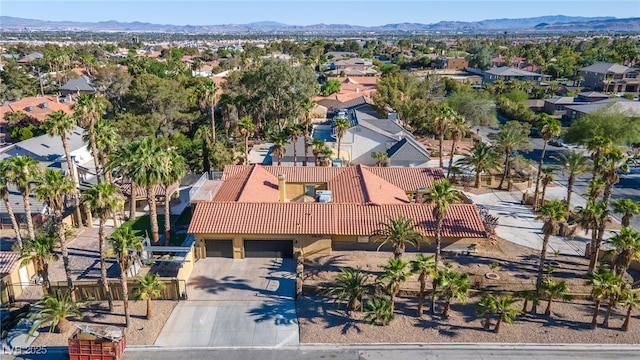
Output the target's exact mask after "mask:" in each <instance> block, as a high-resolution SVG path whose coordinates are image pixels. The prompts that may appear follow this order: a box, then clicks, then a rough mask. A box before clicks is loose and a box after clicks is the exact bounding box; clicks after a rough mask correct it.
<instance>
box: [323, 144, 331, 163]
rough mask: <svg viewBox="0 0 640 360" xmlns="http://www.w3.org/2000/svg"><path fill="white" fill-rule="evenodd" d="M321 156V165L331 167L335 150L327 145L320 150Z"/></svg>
mask: <svg viewBox="0 0 640 360" xmlns="http://www.w3.org/2000/svg"><path fill="white" fill-rule="evenodd" d="M320 156H322V160H321V165H322V166H331V160H332V159H333V150H332V149H331V148H330V147H329V146H327V145H326V144H325V145H324V146H322V148H321V149H320Z"/></svg>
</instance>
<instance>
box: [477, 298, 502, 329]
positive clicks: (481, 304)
mask: <svg viewBox="0 0 640 360" xmlns="http://www.w3.org/2000/svg"><path fill="white" fill-rule="evenodd" d="M497 301H498V299H496V297H495V296H493V294H485V295H484V296H483V297H482V298H481V299H480V301H478V303H477V304H476V313H477V314H478V315H484V329H485V330H486V331H489V328H490V326H491V314H493V313H495V312H497V310H498V304H497Z"/></svg>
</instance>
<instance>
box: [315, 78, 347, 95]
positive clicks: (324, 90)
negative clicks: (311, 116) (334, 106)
mask: <svg viewBox="0 0 640 360" xmlns="http://www.w3.org/2000/svg"><path fill="white" fill-rule="evenodd" d="M341 86H342V84H341V83H340V80H336V79H329V80H327V82H325V83H324V84H322V86H321V87H320V94H321V95H322V96H329V95H331V94H335V93H337V92H340V87H341Z"/></svg>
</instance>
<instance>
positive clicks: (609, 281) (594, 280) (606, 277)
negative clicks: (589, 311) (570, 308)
mask: <svg viewBox="0 0 640 360" xmlns="http://www.w3.org/2000/svg"><path fill="white" fill-rule="evenodd" d="M620 284H622V279H621V278H620V277H619V276H616V275H615V274H614V273H613V272H611V271H607V270H605V269H603V268H599V269H598V270H597V271H596V272H594V273H590V274H587V281H586V285H587V286H591V298H592V299H593V300H594V301H595V306H594V310H593V318H592V320H591V328H592V329H595V328H596V327H597V326H598V314H599V313H600V304H601V303H602V300H605V299H607V298H609V294H611V293H613V292H615V291H617V289H619V286H620Z"/></svg>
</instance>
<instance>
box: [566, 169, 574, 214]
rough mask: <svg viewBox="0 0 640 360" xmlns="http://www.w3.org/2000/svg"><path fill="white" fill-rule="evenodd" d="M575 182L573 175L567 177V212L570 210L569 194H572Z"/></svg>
mask: <svg viewBox="0 0 640 360" xmlns="http://www.w3.org/2000/svg"><path fill="white" fill-rule="evenodd" d="M575 182H576V178H575V176H574V175H573V174H571V175H569V179H568V180H567V210H569V209H571V194H572V193H573V183H575Z"/></svg>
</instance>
